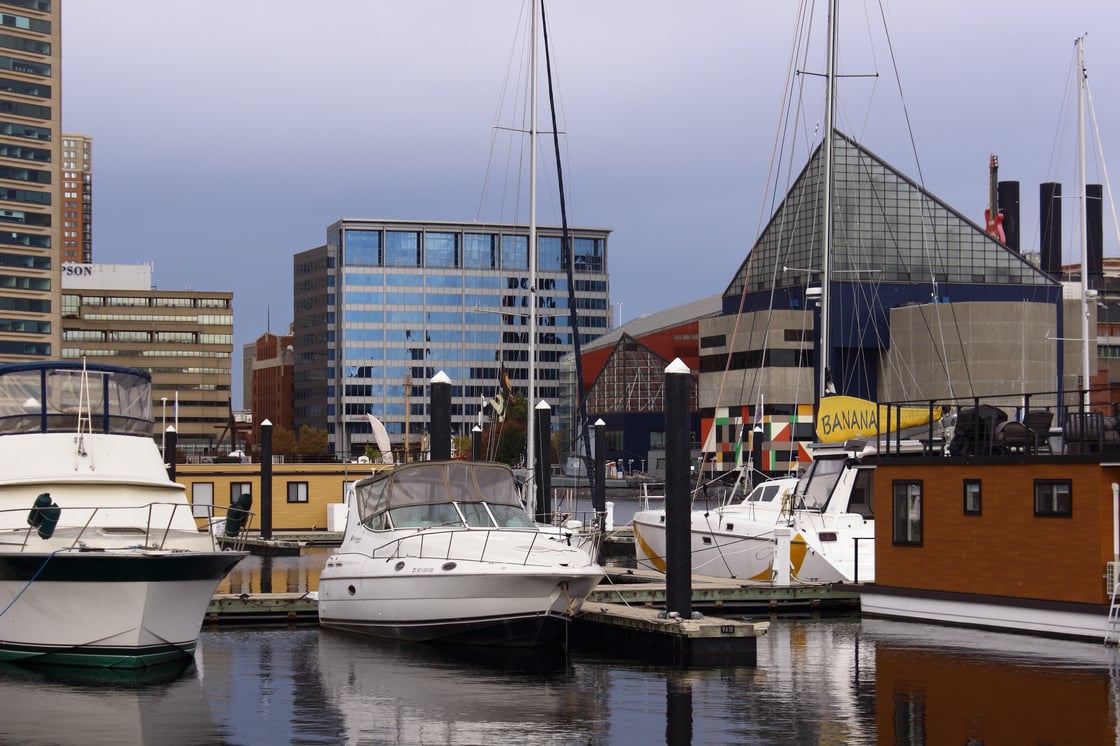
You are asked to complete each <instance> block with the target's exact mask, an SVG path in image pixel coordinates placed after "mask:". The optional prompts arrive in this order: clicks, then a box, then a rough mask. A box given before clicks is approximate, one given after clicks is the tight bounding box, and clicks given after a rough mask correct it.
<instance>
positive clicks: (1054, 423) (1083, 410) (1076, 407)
mask: <svg viewBox="0 0 1120 746" xmlns="http://www.w3.org/2000/svg"><path fill="white" fill-rule="evenodd" d="M1116 401H1120V384H1107V385H1104V386H1093V387H1091V388H1082V389H1074V390H1066V391H1037V392H1029V393H1017V394H1001V395H993V396H971V397H944V398H942V399H937V400H928V401H921V402H918V401H913V400H909V401H890V402H884V403H883V404H884V411H885V413H886V414H885V416H886V417H887V419H888V421H887V422H886V423H880V425H881V427H880V429H882V430H886V431H890V430H891V426H890V425H891V422H890V420H891V419H892V418H893V417H894V416H895V415H894V414H893V413H895V412H898V411H900V410H901V409H902V408H904V407H909V408H913V407H914V406H926V407H928V408H929V409H930V410H931V411H932V410H934V409H935V408H939V409H940V410H941V412H942V418H941V420H940V421H937V422H934V421H931V422H930V423H929V424H928V425H923V426H920V427H917V428H912V429H911V430H909V431H907V432H901V431H895V432H889V433H887V434H882V435H872V436H870V437H869V438H867V439H865V440H866V442H867V443H869V444H871V445H874V446H875V448H876V450H877V451H878V452H879V453H880V454H884V455H911V454H912V453H913V451H912V450H910V449H909V448H908V447H907V444H914V443H915V442H917V443H920V444H921V445H922V446H923V448H924V450H923V453H925V454H926V455H933V456H950V457H951V456H1008V455H1014V456H1060V455H1085V454H1101V453H1111V454H1113V455H1115V454H1116V453H1120V406H1118V405H1117V404H1115V403H1114V402H1116ZM907 439H908V440H907Z"/></svg>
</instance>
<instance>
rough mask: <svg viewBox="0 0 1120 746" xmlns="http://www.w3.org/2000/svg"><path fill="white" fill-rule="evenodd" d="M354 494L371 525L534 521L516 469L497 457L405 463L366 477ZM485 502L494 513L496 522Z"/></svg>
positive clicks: (521, 523) (519, 523) (364, 520)
mask: <svg viewBox="0 0 1120 746" xmlns="http://www.w3.org/2000/svg"><path fill="white" fill-rule="evenodd" d="M354 492H355V495H356V498H357V507H358V514H359V516H360V517H361V521H362V523H364V524H365V525H366V526H367V527H370V528H387V527H388V526H389V525H390V524H389V523H387V522H386V520H385V517H386V516H387V515H388V517H390V518H391V522H392V525H393V526H395V527H397V528H400V527H402V526H403V525H405V524H406V523H407V525H408V526H410V527H420V526H430V525H435V523H438V524H440V525H448V524H465V525H471V526H484V525H493V524H494V523H496V524H497V525H498V526H506V527H511V526H529V525H532V524H531V519H530V518H529V516H528V514H526V513H525V510H524V508H523V506H522V505H521V499H520V497H519V495H518V493H517V484H516V482H515V481H514V478H513V471H512V470H511V469H510V468H509V467H508V466H506V465H505V464H499V463H495V462H491V461H417V462H414V463H411V464H403V465H401V466H397V467H395V468H393V469H388V470H385V471H382V472H379V473H377V474H374V475H373V476H371V477H366V478H365V479H362V480H361V481H359V482H358V483H357V484H356V485H354ZM482 503H485V504H486V505H487V506H489V508H490V514H494V520H493V521H491V520H490V517H489V514H487V513H486V511H485V509H484V508H482V506H481V504H482ZM453 506H458V510H456V509H454V507H453ZM475 506H476V507H477V508H478V509H477V510H476V509H474V507H475ZM437 516H438V520H437ZM464 516H465V517H464ZM476 516H477V518H478V520H477V522H476V520H475V517H476ZM483 519H485V520H483ZM433 521H434V522H435V523H433Z"/></svg>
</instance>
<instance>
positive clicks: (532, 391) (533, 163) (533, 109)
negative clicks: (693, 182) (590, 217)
mask: <svg viewBox="0 0 1120 746" xmlns="http://www.w3.org/2000/svg"><path fill="white" fill-rule="evenodd" d="M537 2H538V0H530V5H531V6H532V13H531V14H530V19H531V20H530V22H529V33H530V35H531V43H530V52H529V70H530V72H529V99H530V101H529V394H528V400H527V401H526V406H525V410H526V424H527V425H528V432H527V433H526V436H525V437H526V440H525V465H526V466H527V467H528V470H529V480H530V482H532V480H533V479H534V477H535V474H536V472H535V471H534V467H535V465H536V452H535V451H534V450H533V448H534V446H535V438H534V434H535V433H536V422H535V418H534V416H533V409H534V407H535V406H536V402H535V400H536V393H537V392H536V383H537V379H536V376H537V20H538V19H537V16H538V10H537ZM529 494H530V495H532V494H534V493H533V490H529ZM532 507H533V511H534V513H535V511H536V505H533V506H532Z"/></svg>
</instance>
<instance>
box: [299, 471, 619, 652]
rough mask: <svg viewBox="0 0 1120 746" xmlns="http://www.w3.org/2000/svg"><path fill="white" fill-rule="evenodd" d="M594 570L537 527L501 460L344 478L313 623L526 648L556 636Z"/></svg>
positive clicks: (583, 554) (561, 538) (562, 536)
mask: <svg viewBox="0 0 1120 746" xmlns="http://www.w3.org/2000/svg"><path fill="white" fill-rule="evenodd" d="M602 577H603V571H602V568H601V567H599V565H598V564H597V563H596V562H595V560H594V558H593V557H592V556H591V555H590V554H589V553H588V551H586V550H585V549H583V548H581V547H580V546H578V541H577V537H573V536H571V535H570V534H569V533H568V532H566V531H564V530H562V529H557V528H556V527H551V526H538V525H536V524H534V523H533V520H532V517H531V516H530V515H529V514H528V512H526V510H525V508H524V507H523V506H522V504H521V500H520V498H519V495H518V492H517V487H516V484H515V481H514V477H513V472H512V471H511V470H510V469H509V467H507V466H505V465H504V464H499V463H492V462H476V461H456V460H452V461H420V462H414V463H411V464H404V465H401V466H397V467H396V468H394V469H391V470H386V471H381V472H379V473H377V474H374V475H373V476H370V477H366V478H365V479H362V480H360V481H359V482H357V483H356V484H355V493H354V499H353V505H352V508H351V510H350V511H349V512H348V516H347V524H346V533H345V535H344V537H343V540H342V546H341V547H340V548H339V549H338V550H337V552H336V553H335V554H333V555H332V556H331V557H330V558H329V559H328V560H327V562H326V566H325V567H324V569H323V572H322V575H320V577H319V593H318V596H319V621H320V623H321V624H322V625H323V626H324V627H334V628H337V629H345V630H351V631H354V632H361V633H366V634H371V635H376V636H381V637H389V638H397V639H405V640H415V641H438V640H455V641H457V642H470V643H479V644H488V643H495V644H507V645H534V644H543V643H547V642H549V641H552V640H555V639H557V638H558V636H559V635H560V633H562V632H563V631H564V630H565V629H566V625H567V623H568V622H569V621H570V620H571V619H572V617H573V616H574V615H575V614H576V613H577V612H579V610H580V608H581V606H582V604H583V601H584V599H585V598H586V597H587V594H588V593H590V592H591V591H592V590H593V589H594V588H595V586H596V585H597V584H598V583H599V580H600V579H601V578H602Z"/></svg>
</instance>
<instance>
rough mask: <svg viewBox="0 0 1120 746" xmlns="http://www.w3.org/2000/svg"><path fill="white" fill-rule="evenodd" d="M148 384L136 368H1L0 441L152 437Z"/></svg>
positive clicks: (56, 363) (63, 365)
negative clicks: (46, 435)
mask: <svg viewBox="0 0 1120 746" xmlns="http://www.w3.org/2000/svg"><path fill="white" fill-rule="evenodd" d="M153 422H154V420H153V416H152V378H151V376H150V375H149V374H148V373H147V372H145V371H143V370H139V369H138V368H122V367H118V366H114V365H99V364H84V363H81V362H76V361H75V362H70V361H52V362H42V363H12V364H7V365H0V435H11V434H14V433H40V432H77V431H78V430H79V429H85V430H88V431H90V432H94V433H98V432H100V433H115V434H123V435H143V436H147V437H151V434H152V424H153Z"/></svg>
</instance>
